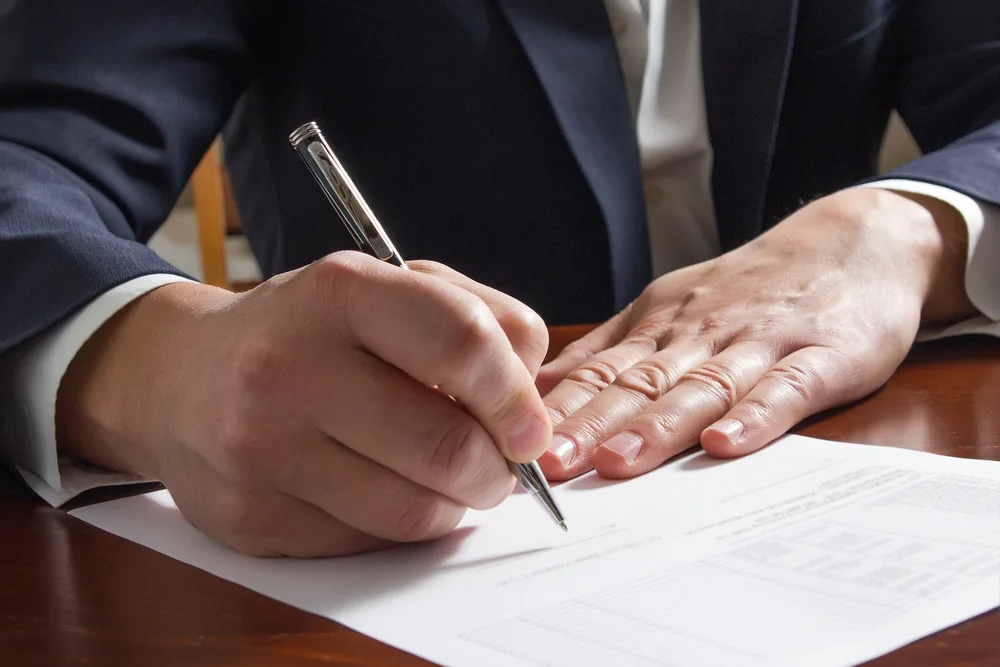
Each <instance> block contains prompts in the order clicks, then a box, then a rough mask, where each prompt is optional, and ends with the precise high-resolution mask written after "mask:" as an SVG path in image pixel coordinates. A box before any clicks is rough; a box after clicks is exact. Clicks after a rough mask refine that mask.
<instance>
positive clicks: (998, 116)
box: [884, 0, 1000, 289]
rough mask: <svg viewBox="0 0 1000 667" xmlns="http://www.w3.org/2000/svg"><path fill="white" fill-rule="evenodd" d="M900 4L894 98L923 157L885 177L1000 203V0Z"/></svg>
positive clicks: (932, 0)
mask: <svg viewBox="0 0 1000 667" xmlns="http://www.w3.org/2000/svg"><path fill="white" fill-rule="evenodd" d="M903 4H904V7H903V9H902V10H901V11H904V12H908V15H906V16H904V17H903V25H904V26H905V28H906V30H905V43H904V48H903V58H902V61H901V63H900V66H899V76H898V79H897V82H898V83H897V91H896V106H897V108H898V110H899V113H900V116H901V117H902V118H903V120H905V121H906V124H907V126H908V127H909V129H910V131H911V132H912V133H913V136H914V138H915V139H916V141H917V143H918V144H919V145H920V148H921V150H922V151H923V152H924V157H921V158H919V159H917V160H915V161H913V162H911V163H909V164H907V165H904V166H902V167H901V168H899V169H896V170H894V171H893V172H891V173H889V174H886V175H885V176H884V177H885V178H897V179H911V180H915V181H924V182H927V183H933V184H936V185H941V186H944V187H947V188H951V189H953V190H956V191H958V192H961V193H963V194H965V195H968V196H969V197H972V198H973V199H976V200H978V201H980V202H983V203H986V204H993V205H1000V2H997V1H996V0H951V1H949V2H940V1H939V0H913V1H911V2H908V3H903ZM998 289H1000V286H998Z"/></svg>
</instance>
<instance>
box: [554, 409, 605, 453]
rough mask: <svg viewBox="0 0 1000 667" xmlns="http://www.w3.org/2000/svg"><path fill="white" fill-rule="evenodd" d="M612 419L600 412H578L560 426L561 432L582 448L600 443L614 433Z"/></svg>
mask: <svg viewBox="0 0 1000 667" xmlns="http://www.w3.org/2000/svg"><path fill="white" fill-rule="evenodd" d="M612 426H613V423H612V421H611V419H610V418H609V417H608V416H607V415H605V414H601V413H598V412H589V411H587V412H577V413H574V414H573V415H572V416H571V417H569V418H567V419H566V421H564V422H562V423H561V424H560V425H559V431H560V433H562V434H563V435H565V436H568V437H569V439H570V440H572V441H573V442H575V443H577V444H578V445H580V446H582V447H586V443H598V442H601V441H603V440H604V439H605V438H607V437H608V434H609V433H611V431H612Z"/></svg>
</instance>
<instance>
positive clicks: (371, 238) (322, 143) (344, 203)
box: [288, 122, 406, 268]
mask: <svg viewBox="0 0 1000 667" xmlns="http://www.w3.org/2000/svg"><path fill="white" fill-rule="evenodd" d="M288 141H289V143H291V145H292V148H294V149H295V152H296V153H298V154H299V157H300V158H301V159H302V162H303V163H305V165H306V168H307V169H308V170H309V173H311V174H312V176H313V178H314V179H315V180H316V182H317V183H318V184H319V187H320V189H321V190H322V191H323V194H325V195H326V198H327V199H328V200H329V201H330V204H331V205H332V206H333V208H334V210H336V211H337V214H338V216H339V217H340V219H341V221H342V222H343V223H344V226H345V227H347V230H348V231H349V232H350V234H351V237H352V238H353V239H354V242H355V243H357V244H358V247H359V248H360V249H361V250H362V251H364V252H367V253H369V254H371V255H373V256H374V257H377V258H378V259H381V260H383V261H386V262H389V263H391V264H395V265H396V266H400V267H402V268H406V262H405V261H403V258H402V256H401V255H400V254H399V252H398V251H397V250H396V248H395V247H394V246H393V244H392V241H390V240H389V237H388V235H387V234H386V233H385V231H384V230H383V229H382V225H381V224H380V223H379V221H378V219H377V218H376V217H375V214H374V213H372V211H371V209H370V208H369V207H368V204H367V203H366V202H365V200H364V197H362V196H361V192H360V191H359V190H358V188H357V186H356V185H355V184H354V181H352V180H351V177H350V176H349V175H348V173H347V170H346V169H344V167H343V165H341V163H340V160H338V159H337V156H336V155H335V154H334V152H333V149H332V148H330V144H329V143H327V141H326V138H325V137H324V136H323V132H322V130H320V128H319V125H317V124H316V123H315V122H309V123H306V124H304V125H302V126H301V127H299V128H297V129H296V130H295V131H294V132H292V133H291V134H290V135H289V137H288Z"/></svg>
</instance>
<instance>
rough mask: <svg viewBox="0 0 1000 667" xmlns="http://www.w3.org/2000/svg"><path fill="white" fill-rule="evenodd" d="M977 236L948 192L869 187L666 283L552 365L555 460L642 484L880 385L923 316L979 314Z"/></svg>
mask: <svg viewBox="0 0 1000 667" xmlns="http://www.w3.org/2000/svg"><path fill="white" fill-rule="evenodd" d="M966 236H967V232H966V230H965V225H964V222H963V221H962V219H961V218H960V217H959V213H958V212H957V211H955V210H954V209H952V208H951V207H949V206H948V205H946V204H943V203H941V202H939V201H937V200H932V199H929V198H923V197H919V196H915V195H900V194H894V193H892V192H889V191H885V190H877V189H853V190H847V191H843V192H841V193H838V194H835V195H832V196H829V197H826V198H824V199H821V200H818V201H816V202H814V203H812V204H810V205H808V206H806V207H804V208H803V209H801V210H800V211H799V212H797V213H795V214H794V215H792V216H791V217H789V218H788V219H787V220H785V221H784V222H782V223H781V224H779V225H777V226H776V227H774V228H773V229H772V230H770V231H768V232H767V233H765V234H763V235H762V236H760V237H758V238H756V239H755V240H753V241H752V242H750V243H748V244H746V245H745V246H743V247H740V248H738V249H736V250H734V251H732V252H730V253H728V254H726V255H723V256H721V257H719V258H717V259H714V260H712V261H708V262H705V263H702V264H700V265H696V266H692V267H688V268H685V269H683V270H680V271H676V272H674V273H671V274H668V275H666V276H663V277H661V278H660V279H658V280H656V281H654V282H653V283H652V284H651V285H649V287H648V288H647V289H646V290H645V291H644V292H643V294H642V295H641V296H640V297H639V298H638V299H637V300H636V301H635V302H633V303H632V304H631V305H630V306H629V307H628V308H626V309H625V310H624V311H622V312H621V313H619V314H618V315H617V316H616V317H614V318H613V319H611V320H610V321H608V322H607V323H605V324H604V325H602V326H601V327H599V328H597V329H595V330H594V331H593V332H591V333H590V334H589V335H587V336H586V337H584V338H583V339H581V340H579V341H577V342H576V343H574V344H571V345H570V346H569V347H567V348H566V349H565V350H564V351H563V353H562V354H561V355H560V356H559V357H558V358H557V359H555V360H553V361H552V362H550V363H549V364H547V365H546V366H544V367H543V368H542V369H541V371H540V372H539V376H538V386H539V389H540V390H541V391H542V393H543V395H544V397H545V403H546V405H547V406H548V407H549V410H550V415H551V417H552V420H553V423H554V424H555V427H554V436H553V443H552V449H551V451H550V452H548V453H546V455H545V456H544V457H543V458H542V459H541V460H540V461H539V464H540V465H541V466H542V469H543V470H544V471H545V473H546V475H547V476H548V477H549V478H550V479H566V478H571V477H574V476H577V475H580V474H582V473H584V472H587V471H589V470H591V469H596V471H597V472H598V473H599V474H601V475H603V476H606V477H612V478H627V477H633V476H635V475H639V474H642V473H645V472H647V471H649V470H651V469H653V468H655V467H657V466H658V465H660V464H661V463H663V462H664V461H665V460H667V459H668V458H670V457H672V456H674V455H675V454H677V453H679V452H681V451H683V450H685V449H688V448H689V447H691V446H694V445H697V444H699V443H700V444H701V445H702V446H703V447H704V449H705V451H706V452H707V453H709V454H711V455H713V456H716V457H733V456H740V455H744V454H747V453H750V452H753V451H755V450H757V449H759V448H761V447H763V446H764V445H766V444H767V443H769V442H771V441H772V440H774V439H775V438H777V437H778V436H780V435H782V434H784V433H785V432H786V431H787V430H788V429H790V428H792V427H793V426H794V425H795V424H796V423H798V422H799V421H801V420H802V419H804V418H806V417H808V416H810V415H812V414H814V413H817V412H820V411H822V410H825V409H827V408H831V407H834V406H837V405H841V404H844V403H847V402H850V401H853V400H856V399H859V398H861V397H863V396H865V395H867V394H869V393H871V392H873V391H875V390H876V389H877V388H878V387H880V386H881V385H882V384H883V383H884V382H885V381H886V380H887V379H888V378H889V376H890V375H891V374H892V373H893V372H894V371H895V370H896V368H897V367H898V366H899V364H900V362H901V361H902V360H903V358H904V357H905V355H906V353H907V352H908V350H909V349H910V347H911V345H912V343H913V342H914V339H915V336H916V335H917V333H918V329H919V328H920V326H921V325H922V324H924V325H927V324H946V323H951V322H955V321H959V320H961V319H964V318H967V317H971V316H973V315H975V314H976V311H975V308H974V307H973V305H972V304H971V303H970V302H969V300H968V297H967V295H966V292H965V288H964V266H965V252H966V244H967V241H966Z"/></svg>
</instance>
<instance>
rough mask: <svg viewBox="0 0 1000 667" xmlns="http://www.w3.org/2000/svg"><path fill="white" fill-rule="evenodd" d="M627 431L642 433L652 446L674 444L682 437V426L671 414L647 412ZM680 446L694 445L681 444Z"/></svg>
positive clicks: (677, 418)
mask: <svg viewBox="0 0 1000 667" xmlns="http://www.w3.org/2000/svg"><path fill="white" fill-rule="evenodd" d="M627 429H628V430H629V431H635V432H638V433H643V434H644V435H645V436H646V437H647V439H649V441H650V442H651V443H654V444H660V445H663V444H676V443H678V442H679V441H680V440H681V438H682V437H683V436H684V424H683V421H682V419H681V418H680V416H679V415H677V414H676V413H673V412H661V411H658V410H657V411H647V412H645V413H643V415H642V416H641V417H639V418H638V419H637V420H636V421H635V422H633V423H632V424H631V425H629V426H628V427H627ZM681 444H685V445H687V444H694V442H691V443H681Z"/></svg>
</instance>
